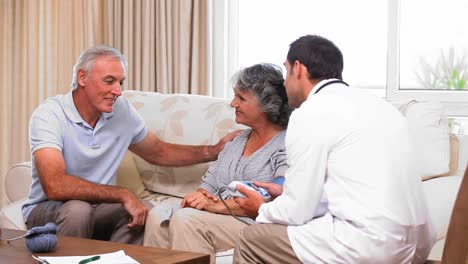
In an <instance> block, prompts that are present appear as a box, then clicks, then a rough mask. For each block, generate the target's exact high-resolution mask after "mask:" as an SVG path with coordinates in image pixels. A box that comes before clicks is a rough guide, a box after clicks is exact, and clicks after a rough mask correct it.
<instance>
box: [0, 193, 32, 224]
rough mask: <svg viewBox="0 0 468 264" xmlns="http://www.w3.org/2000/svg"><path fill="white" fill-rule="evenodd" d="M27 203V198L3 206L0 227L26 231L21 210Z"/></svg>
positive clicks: (0, 213) (0, 214)
mask: <svg viewBox="0 0 468 264" xmlns="http://www.w3.org/2000/svg"><path fill="white" fill-rule="evenodd" d="M27 201H28V198H23V199H21V200H19V201H16V202H14V203H11V204H9V205H7V206H5V207H4V208H3V209H2V211H1V212H0V227H1V228H9V229H19V230H26V225H25V224H24V220H23V215H22V214H21V208H22V207H23V204H25V203H26V202H27Z"/></svg>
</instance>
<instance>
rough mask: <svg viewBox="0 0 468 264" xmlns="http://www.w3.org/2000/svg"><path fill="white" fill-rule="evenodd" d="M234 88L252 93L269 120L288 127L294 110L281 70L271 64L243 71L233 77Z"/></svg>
mask: <svg viewBox="0 0 468 264" xmlns="http://www.w3.org/2000/svg"><path fill="white" fill-rule="evenodd" d="M231 81H232V83H233V84H234V88H238V89H239V90H241V91H252V92H253V94H254V95H255V97H256V98H257V101H258V104H259V105H260V108H261V109H262V111H263V112H264V113H265V114H266V115H267V117H268V120H270V121H271V122H272V123H274V124H277V125H279V126H281V127H283V128H286V127H287V126H288V122H289V116H290V115H291V111H292V109H291V108H290V107H289V106H288V97H287V95H286V88H285V87H284V79H283V73H282V71H281V68H280V67H278V66H276V65H274V64H271V63H261V64H255V65H253V66H250V67H248V68H244V69H241V70H240V71H238V72H237V73H236V74H235V75H234V76H233V77H232V80H231Z"/></svg>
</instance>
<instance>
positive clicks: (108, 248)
mask: <svg viewBox="0 0 468 264" xmlns="http://www.w3.org/2000/svg"><path fill="white" fill-rule="evenodd" d="M22 234H24V231H20V230H11V229H5V228H2V229H1V236H0V263H37V262H36V261H35V260H34V259H33V258H32V257H31V254H32V253H31V251H29V249H28V248H27V247H26V243H25V240H24V239H19V240H15V241H12V242H10V243H7V242H6V241H5V239H7V238H13V237H17V236H20V235H22ZM57 238H58V244H57V247H56V248H55V251H54V252H51V253H39V254H34V255H35V256H81V255H98V254H104V253H111V252H115V251H119V250H123V251H125V254H127V255H129V256H131V257H132V258H134V259H135V260H137V261H138V262H140V263H142V264H146V263H194V264H199V263H200V264H202V263H209V262H210V256H209V255H205V254H198V253H191V252H184V251H176V250H169V249H162V248H155V247H144V246H136V245H127V244H121V243H114V242H107V241H99V240H92V239H84V238H76V237H65V236H58V237H57Z"/></svg>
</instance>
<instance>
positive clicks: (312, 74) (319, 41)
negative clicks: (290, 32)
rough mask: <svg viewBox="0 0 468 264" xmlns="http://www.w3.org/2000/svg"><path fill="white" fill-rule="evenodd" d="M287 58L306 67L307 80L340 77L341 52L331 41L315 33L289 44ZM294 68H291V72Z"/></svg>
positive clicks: (290, 62) (292, 62)
mask: <svg viewBox="0 0 468 264" xmlns="http://www.w3.org/2000/svg"><path fill="white" fill-rule="evenodd" d="M287 60H288V62H289V64H290V65H291V67H293V66H294V62H295V61H296V60H297V61H299V62H300V63H301V64H303V65H304V66H306V67H307V72H308V73H309V80H325V79H330V78H336V79H339V80H341V79H342V75H341V74H342V72H343V54H342V53H341V51H340V50H339V49H338V47H337V46H335V44H333V42H331V41H330V40H328V39H326V38H323V37H321V36H317V35H306V36H302V37H300V38H298V39H297V40H295V41H294V42H292V43H291V44H290V45H289V51H288V56H287ZM293 70H294V69H291V72H292V71H293Z"/></svg>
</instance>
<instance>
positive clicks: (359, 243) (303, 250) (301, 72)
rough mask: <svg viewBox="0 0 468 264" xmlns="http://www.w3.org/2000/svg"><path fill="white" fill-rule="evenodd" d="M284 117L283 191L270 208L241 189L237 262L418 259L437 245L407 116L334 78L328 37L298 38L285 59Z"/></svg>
mask: <svg viewBox="0 0 468 264" xmlns="http://www.w3.org/2000/svg"><path fill="white" fill-rule="evenodd" d="M285 66H286V70H287V73H286V75H287V76H286V80H285V85H286V90H287V95H288V100H289V104H290V106H292V107H295V108H297V109H296V110H295V111H294V112H293V113H292V115H291V118H290V122H289V126H288V130H287V134H286V152H287V159H288V164H289V169H288V170H287V172H286V175H285V178H286V181H285V183H284V186H283V188H281V186H278V185H275V184H273V183H260V182H257V183H256V184H257V185H259V186H262V187H265V188H267V189H268V190H269V191H270V193H271V194H272V196H277V197H276V198H275V199H274V200H273V201H272V202H269V203H264V202H263V200H262V199H261V197H260V196H259V195H258V194H257V193H255V192H253V191H250V190H247V189H245V188H243V187H240V186H238V189H239V191H241V192H242V193H244V194H245V195H246V197H247V198H245V199H244V198H236V201H237V203H238V204H239V205H240V206H241V207H242V208H243V209H244V210H246V211H248V212H250V216H251V217H252V218H254V219H255V220H256V221H257V222H258V223H262V224H256V225H252V226H249V227H247V228H245V229H244V230H243V231H242V232H241V235H240V238H239V240H238V242H237V244H236V248H235V253H234V262H235V263H300V262H302V263H422V262H423V261H424V260H425V259H426V258H427V256H428V254H429V252H430V250H431V248H432V245H433V244H434V241H435V235H434V234H435V233H434V232H433V229H432V226H431V225H430V223H428V222H427V221H428V220H427V219H428V218H427V215H426V206H425V204H424V200H423V199H422V190H421V180H420V179H419V178H417V177H414V176H413V175H414V173H412V172H411V170H412V168H411V156H410V155H409V153H410V145H409V134H408V128H407V124H406V121H405V119H404V117H403V116H402V115H401V114H400V113H399V112H398V110H397V109H396V108H395V107H393V106H392V105H391V104H390V103H388V102H386V101H385V100H384V99H381V98H379V97H377V96H375V95H373V94H372V93H369V92H367V91H366V90H362V89H357V88H353V87H349V86H348V85H347V84H346V83H344V82H343V81H342V80H341V79H342V76H341V73H342V70H343V56H342V54H341V52H340V50H339V49H338V48H337V47H336V46H335V45H334V44H333V43H332V42H330V41H329V40H327V39H325V38H322V37H320V36H310V35H308V36H303V37H301V38H299V39H297V40H296V41H294V42H293V43H292V44H291V45H290V49H289V52H288V55H287V59H286V61H285Z"/></svg>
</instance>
